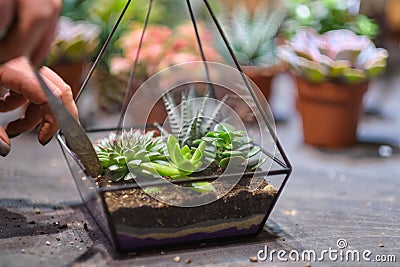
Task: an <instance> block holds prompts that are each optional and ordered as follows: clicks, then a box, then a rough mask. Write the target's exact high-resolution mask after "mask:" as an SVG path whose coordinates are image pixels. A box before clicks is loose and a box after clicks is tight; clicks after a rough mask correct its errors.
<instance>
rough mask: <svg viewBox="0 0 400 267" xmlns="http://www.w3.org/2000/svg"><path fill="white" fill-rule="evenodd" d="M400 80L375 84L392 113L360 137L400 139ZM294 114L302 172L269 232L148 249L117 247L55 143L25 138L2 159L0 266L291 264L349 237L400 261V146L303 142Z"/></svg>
mask: <svg viewBox="0 0 400 267" xmlns="http://www.w3.org/2000/svg"><path fill="white" fill-rule="evenodd" d="M286 82H287V81H286ZM286 82H283V83H282V85H285V83H286ZM399 84H400V80H399V78H398V77H396V75H392V76H390V77H386V79H385V81H383V80H382V81H380V82H377V83H376V84H374V85H373V88H372V89H371V95H369V97H368V98H367V102H368V101H369V102H368V103H369V104H368V105H369V106H374V105H375V106H376V105H377V106H378V107H379V108H380V110H381V113H380V114H381V115H383V116H381V117H379V116H364V118H363V122H362V124H361V125H360V133H362V134H366V135H375V136H377V135H380V136H381V137H384V138H388V137H389V138H390V141H392V142H393V143H394V144H397V146H398V145H399V143H400V105H399V104H398V103H399V99H400V86H399ZM283 88H284V87H283ZM382 90H385V91H382ZM293 95H294V92H293V91H291V90H286V91H285V90H283V89H282V91H280V92H278V93H277V95H276V96H275V97H276V98H277V99H278V98H279V99H280V100H282V99H285V101H286V102H285V103H286V107H287V106H294V105H293V103H292V102H291V101H293ZM377 96H380V97H377ZM368 99H369V100H368ZM377 99H379V101H378V100H377ZM282 106H283V107H285V105H281V106H280V107H281V111H282V110H285V109H282ZM277 109H279V108H277ZM286 114H288V115H290V116H289V118H290V119H289V120H288V121H287V122H285V123H283V124H280V125H278V136H279V137H280V139H281V141H282V143H283V145H284V148H285V150H286V152H287V154H288V156H289V158H290V159H291V161H292V163H293V166H294V172H293V174H292V176H291V178H290V180H289V183H288V185H287V187H286V188H285V190H284V192H283V194H282V196H281V198H280V199H279V201H278V204H277V205H276V207H275V209H274V211H273V212H272V214H271V216H270V218H269V220H268V221H267V224H266V226H265V230H264V231H263V232H262V234H261V235H260V236H258V237H256V238H242V239H237V240H233V241H229V242H227V241H224V242H214V243H203V244H199V245H193V246H189V247H173V248H170V249H166V250H162V251H161V250H156V251H149V252H142V253H140V254H132V253H131V254H127V255H118V254H116V253H114V252H113V249H112V248H111V247H110V245H109V244H108V242H107V241H106V239H105V237H104V236H103V234H102V233H101V232H100V231H99V229H98V227H97V225H96V224H95V222H94V221H93V220H92V219H91V218H90V217H89V216H88V213H87V211H86V210H85V208H84V207H83V205H82V203H81V201H80V198H79V195H78V192H77V191H76V188H75V185H74V183H73V180H72V177H71V174H70V172H69V170H68V168H67V165H66V163H65V161H64V159H63V157H62V154H61V150H60V148H59V147H58V144H57V142H56V141H55V140H53V141H52V142H51V143H50V144H49V145H48V146H47V147H46V148H42V147H41V146H40V145H38V144H37V142H36V141H35V137H34V136H33V135H32V134H25V135H22V136H20V137H19V138H17V139H16V140H14V142H13V150H12V153H11V155H10V156H9V157H8V158H6V159H0V222H1V223H0V265H1V266H39V265H40V266H64V265H72V266H186V265H187V266H198V265H206V266H207V265H212V266H249V265H253V264H267V263H269V264H274V265H285V264H288V263H286V262H284V261H282V260H279V258H278V254H277V253H275V254H273V257H274V258H273V263H271V262H270V260H271V258H270V257H269V258H267V259H266V261H265V262H263V261H260V260H259V261H258V262H257V263H255V262H251V258H252V257H255V256H257V253H258V252H259V251H260V250H265V248H268V251H269V252H271V251H272V250H284V251H285V253H286V254H285V255H283V254H281V258H282V259H283V260H284V259H289V255H291V256H292V257H294V256H295V255H296V254H295V253H296V252H299V253H301V252H304V251H307V253H311V251H315V252H316V253H317V254H316V255H317V257H318V258H320V257H321V253H322V252H323V250H328V251H329V249H331V250H338V244H337V242H338V240H339V239H343V240H341V242H342V243H340V244H339V246H341V245H342V244H344V242H347V250H352V251H354V252H355V251H358V252H359V253H361V257H362V255H363V254H362V253H364V252H365V251H371V254H368V253H367V254H368V255H367V256H368V258H370V259H371V260H374V259H377V258H376V256H381V259H384V258H386V260H387V261H394V260H397V262H400V179H399V177H400V154H399V151H398V150H396V149H394V150H392V151H390V149H388V148H387V147H382V146H379V145H374V144H360V145H358V146H356V147H354V148H351V149H348V150H340V151H324V150H319V149H315V148H312V147H309V146H306V145H303V144H302V140H301V138H302V137H301V125H300V124H299V118H298V117H297V115H296V114H295V112H294V111H293V110H291V111H289V112H286ZM385 140H386V139H385ZM394 147H395V146H394ZM260 256H265V255H264V254H262V253H261V254H260ZM306 256H307V255H306ZM177 257H179V258H177ZM334 258H335V257H334V256H333V255H332V258H329V255H328V253H326V254H324V261H322V262H318V263H314V262H313V261H311V262H310V264H311V265H318V266H325V265H326V266H338V265H341V264H345V263H344V262H342V261H340V259H339V260H336V261H335V260H334ZM350 263H352V264H354V265H358V266H365V265H366V262H365V260H364V259H362V258H361V259H360V262H357V260H354V261H352V259H351V258H350ZM375 263H376V262H375ZM295 264H297V265H298V266H305V265H307V264H308V263H307V260H305V261H300V262H297V263H295ZM381 264H382V266H390V265H395V263H381Z"/></svg>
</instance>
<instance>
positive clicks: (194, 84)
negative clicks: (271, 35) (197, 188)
mask: <svg viewBox="0 0 400 267" xmlns="http://www.w3.org/2000/svg"><path fill="white" fill-rule="evenodd" d="M244 78H245V76H243V75H242V73H241V72H239V71H238V70H236V69H234V68H232V67H229V66H227V65H223V64H220V63H215V62H192V63H186V64H181V65H175V66H172V67H170V68H168V69H165V70H163V71H162V72H159V73H158V74H157V75H155V76H153V77H151V78H150V79H149V80H147V81H146V82H144V83H143V84H142V86H141V87H140V88H139V89H138V90H137V91H136V93H135V95H134V96H133V98H132V99H131V102H130V103H129V105H128V108H127V112H126V116H125V118H124V120H123V122H124V126H127V125H147V124H149V121H148V118H149V117H150V116H149V114H152V112H153V113H154V112H155V111H156V112H155V113H156V114H159V113H160V112H162V110H163V109H164V110H163V112H164V114H165V116H166V115H167V111H166V108H165V107H164V106H163V105H164V104H163V102H162V99H163V96H164V97H165V96H167V98H168V99H170V100H168V102H173V107H172V108H171V107H169V109H171V110H172V112H168V117H167V119H166V120H165V123H164V122H163V121H159V125H160V126H161V127H162V128H163V130H162V133H165V134H166V135H167V134H168V133H173V132H176V133H177V134H175V135H177V136H180V135H181V134H182V135H183V136H185V133H189V130H188V129H189V128H191V127H192V126H191V125H192V124H193V122H194V120H197V121H196V124H201V125H199V127H198V130H196V131H204V133H205V132H207V131H212V130H213V129H214V130H215V129H217V128H218V127H219V125H221V124H223V125H230V126H227V127H228V128H229V127H232V129H234V130H235V131H243V133H244V136H245V138H251V140H252V142H253V143H254V144H256V145H257V146H259V147H260V148H261V149H262V150H263V151H265V152H266V153H259V154H257V157H263V159H262V161H263V162H264V163H263V164H262V166H260V167H261V169H262V171H264V172H268V171H269V170H270V168H271V166H272V164H273V162H274V155H275V152H276V148H277V146H276V143H275V134H274V133H275V125H274V120H273V118H272V115H271V111H270V110H269V109H268V105H267V103H266V101H265V99H263V98H262V97H258V96H260V95H261V93H260V92H259V91H258V89H257V87H256V86H255V85H254V84H253V83H252V82H251V81H249V80H244ZM248 85H249V86H251V87H252V90H253V92H255V94H254V95H253V96H254V97H256V98H257V102H256V101H255V99H254V98H253V96H252V95H251V93H250V91H249V89H248V88H247V86H248ZM210 91H214V92H215V98H212V97H211V93H210ZM186 102H189V105H187V106H188V108H186V107H185V103H186ZM143 103H146V104H145V105H144V104H143ZM261 103H263V104H261ZM260 107H263V110H262V111H261V110H260V109H259V108H260ZM167 109H168V108H167ZM183 110H185V111H186V112H187V113H188V114H187V116H188V117H187V120H186V121H184V120H182V118H183V117H184V116H183V115H182V112H183ZM176 114H180V116H178V117H179V119H177V118H176V117H177V116H176ZM199 114H200V115H199ZM172 115H173V116H172ZM200 119H201V123H200V122H199V121H200ZM209 122H210V124H209ZM229 129H230V128H229ZM145 130H146V129H145V127H143V131H145ZM232 131H233V130H232ZM166 135H165V138H166V137H167V136H166ZM184 138H185V137H184ZM260 161H261V160H260ZM242 167H243V166H242ZM242 171H243V172H244V171H245V169H243V170H242ZM254 177H256V175H255V176H254ZM257 177H260V176H257ZM239 178H240V177H239ZM151 179H152V178H151ZM262 181H263V179H255V178H254V179H253V183H254V186H255V187H256V186H257V185H258V184H259V183H261V182H262ZM147 182H151V181H147ZM159 182H162V179H160V180H159ZM230 182H232V180H230ZM236 182H237V181H236Z"/></svg>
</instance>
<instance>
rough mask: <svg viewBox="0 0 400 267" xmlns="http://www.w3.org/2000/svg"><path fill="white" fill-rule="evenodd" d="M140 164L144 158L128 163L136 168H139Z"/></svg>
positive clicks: (130, 166)
mask: <svg viewBox="0 0 400 267" xmlns="http://www.w3.org/2000/svg"><path fill="white" fill-rule="evenodd" d="M140 164H142V160H140V159H135V160H131V161H129V162H128V164H127V165H128V167H129V168H133V169H135V168H139V167H140Z"/></svg>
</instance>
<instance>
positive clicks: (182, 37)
mask: <svg viewBox="0 0 400 267" xmlns="http://www.w3.org/2000/svg"><path fill="white" fill-rule="evenodd" d="M197 28H198V31H199V35H200V38H201V39H202V40H203V41H204V44H205V45H203V52H204V54H205V56H206V59H207V60H209V61H218V60H219V58H220V57H219V55H218V53H217V52H216V51H215V49H214V47H213V46H212V45H206V44H207V43H211V41H212V36H211V33H210V32H208V31H207V29H206V28H205V27H204V24H201V23H198V25H197ZM142 29H143V25H142V24H141V23H136V22H134V23H132V24H131V26H130V30H129V31H126V32H124V33H123V34H122V35H121V36H120V38H119V39H118V40H117V44H116V45H117V46H118V48H119V49H120V50H121V53H120V54H118V55H114V56H112V57H110V62H109V72H110V74H111V76H112V77H113V79H114V80H115V79H116V80H118V81H120V82H123V83H127V80H128V78H129V74H130V71H131V68H132V65H133V63H134V61H135V58H136V55H137V51H138V49H139V42H140V38H141V34H142ZM201 60H202V58H201V56H200V53H199V47H198V44H197V41H196V37H195V33H194V30H193V25H192V22H191V21H187V22H185V23H182V24H181V25H179V26H177V27H175V28H171V27H168V26H164V25H158V24H150V25H148V27H147V29H146V32H145V36H144V39H143V44H142V47H141V52H140V56H139V60H138V65H137V68H136V75H135V76H136V84H135V85H134V86H135V88H134V90H132V93H134V92H135V90H136V89H137V88H138V87H139V86H140V84H141V83H142V82H143V81H145V80H147V79H148V78H149V77H151V76H152V75H154V74H156V73H157V72H159V71H161V70H163V69H165V68H167V67H169V66H172V65H176V64H182V63H186V62H193V61H201ZM120 88H121V86H120ZM122 88H124V87H122ZM103 96H106V95H105V94H103ZM115 96H116V94H115V91H114V92H113V93H112V97H115ZM117 96H120V97H119V99H118V100H120V101H119V102H118V104H121V103H122V97H123V92H121V94H118V95H117ZM106 102H108V101H106ZM154 108H155V110H154V112H152V113H150V118H149V122H150V123H153V122H160V121H163V120H164V119H165V117H166V116H167V114H166V112H165V109H164V106H163V103H162V101H161V100H160V101H159V102H158V103H157V104H156V105H155V107H154Z"/></svg>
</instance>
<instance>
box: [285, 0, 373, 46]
mask: <svg viewBox="0 0 400 267" xmlns="http://www.w3.org/2000/svg"><path fill="white" fill-rule="evenodd" d="M284 3H285V6H286V8H287V11H288V16H287V19H286V20H285V22H284V24H283V27H282V31H283V33H284V35H285V36H286V38H288V39H290V38H291V37H292V36H293V35H294V34H295V33H296V32H297V30H298V29H299V28H301V27H309V28H313V29H315V30H316V31H317V32H318V33H320V34H322V33H325V32H328V31H332V30H340V29H348V30H351V31H353V32H354V33H356V34H358V35H366V36H368V37H370V38H375V37H376V36H377V35H378V33H379V26H378V24H377V23H376V22H375V21H374V20H373V19H370V18H368V17H367V16H365V15H363V14H359V13H358V9H359V6H357V5H359V2H358V1H347V0H284Z"/></svg>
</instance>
